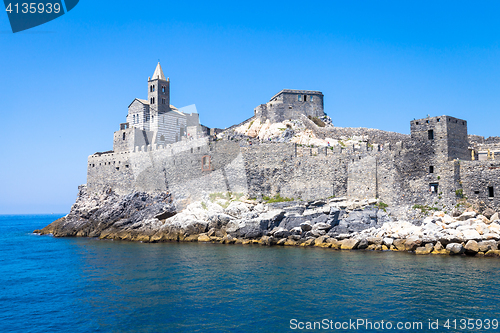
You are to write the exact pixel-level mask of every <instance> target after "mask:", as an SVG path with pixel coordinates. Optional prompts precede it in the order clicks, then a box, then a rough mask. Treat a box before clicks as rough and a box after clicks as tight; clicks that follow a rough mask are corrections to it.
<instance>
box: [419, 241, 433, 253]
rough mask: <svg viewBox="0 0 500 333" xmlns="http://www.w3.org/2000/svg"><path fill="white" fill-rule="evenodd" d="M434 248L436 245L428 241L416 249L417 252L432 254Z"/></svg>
mask: <svg viewBox="0 0 500 333" xmlns="http://www.w3.org/2000/svg"><path fill="white" fill-rule="evenodd" d="M433 249H434V245H433V244H432V243H427V244H425V246H419V247H417V248H416V249H415V254H419V255H422V254H430V253H431V252H432V250H433Z"/></svg>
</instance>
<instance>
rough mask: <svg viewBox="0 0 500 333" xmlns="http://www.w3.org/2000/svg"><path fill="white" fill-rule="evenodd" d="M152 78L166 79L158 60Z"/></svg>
mask: <svg viewBox="0 0 500 333" xmlns="http://www.w3.org/2000/svg"><path fill="white" fill-rule="evenodd" d="M151 79H152V80H157V79H159V80H163V81H166V79H165V75H164V74H163V70H162V69H161V65H160V62H158V65H156V69H155V72H154V73H153V77H152V78H151Z"/></svg>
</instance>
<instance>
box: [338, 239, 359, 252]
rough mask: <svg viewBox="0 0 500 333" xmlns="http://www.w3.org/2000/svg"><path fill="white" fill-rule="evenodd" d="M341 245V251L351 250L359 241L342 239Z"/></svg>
mask: <svg viewBox="0 0 500 333" xmlns="http://www.w3.org/2000/svg"><path fill="white" fill-rule="evenodd" d="M341 243H342V245H341V246H340V249H341V250H352V249H355V248H356V246H358V244H359V239H354V238H350V239H344V240H343V241H341Z"/></svg>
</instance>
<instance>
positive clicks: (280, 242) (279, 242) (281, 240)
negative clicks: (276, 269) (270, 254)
mask: <svg viewBox="0 0 500 333" xmlns="http://www.w3.org/2000/svg"><path fill="white" fill-rule="evenodd" d="M286 241H287V239H286V238H282V239H280V240H279V241H278V242H277V243H276V245H285V243H286Z"/></svg>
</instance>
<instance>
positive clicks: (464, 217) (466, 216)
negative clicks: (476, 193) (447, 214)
mask: <svg viewBox="0 0 500 333" xmlns="http://www.w3.org/2000/svg"><path fill="white" fill-rule="evenodd" d="M476 215H477V214H476V212H465V213H463V214H462V215H460V216H459V217H458V218H457V220H459V221H465V220H468V219H472V218H474V217H476Z"/></svg>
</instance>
